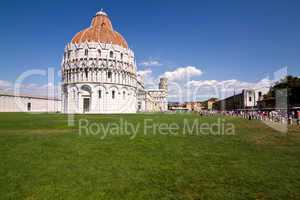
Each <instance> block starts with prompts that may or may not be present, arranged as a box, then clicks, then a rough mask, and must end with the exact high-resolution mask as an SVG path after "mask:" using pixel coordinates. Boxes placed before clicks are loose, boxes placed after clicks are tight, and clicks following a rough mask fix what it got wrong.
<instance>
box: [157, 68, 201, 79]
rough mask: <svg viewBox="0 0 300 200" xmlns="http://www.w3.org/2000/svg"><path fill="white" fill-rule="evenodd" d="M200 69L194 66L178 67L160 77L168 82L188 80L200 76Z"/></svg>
mask: <svg viewBox="0 0 300 200" xmlns="http://www.w3.org/2000/svg"><path fill="white" fill-rule="evenodd" d="M202 74H203V72H202V70H201V69H198V68H197V67H194V66H186V67H179V68H177V69H175V70H174V71H168V72H165V73H164V74H163V75H162V76H164V77H166V78H168V80H169V81H182V80H190V78H191V77H194V76H201V75H202Z"/></svg>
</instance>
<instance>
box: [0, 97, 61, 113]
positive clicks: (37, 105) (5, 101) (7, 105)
mask: <svg viewBox="0 0 300 200" xmlns="http://www.w3.org/2000/svg"><path fill="white" fill-rule="evenodd" d="M60 111H61V100H60V99H56V98H46V97H34V96H27V95H15V94H12V93H4V92H0V112H60Z"/></svg>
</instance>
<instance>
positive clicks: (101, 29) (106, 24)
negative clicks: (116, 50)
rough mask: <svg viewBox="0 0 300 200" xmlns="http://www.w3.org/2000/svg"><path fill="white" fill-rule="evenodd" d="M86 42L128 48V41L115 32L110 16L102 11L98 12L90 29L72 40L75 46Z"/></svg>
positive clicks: (81, 32)
mask: <svg viewBox="0 0 300 200" xmlns="http://www.w3.org/2000/svg"><path fill="white" fill-rule="evenodd" d="M84 42H101V43H106V44H110V43H112V44H116V45H119V46H122V47H124V48H128V45H127V42H126V40H125V39H124V38H123V36H122V35H121V34H120V33H118V32H116V31H114V29H113V26H112V23H111V21H110V19H109V17H108V15H107V14H106V13H105V12H103V11H102V10H101V11H99V12H97V14H96V16H95V17H94V18H93V20H92V23H91V26H90V27H89V28H86V29H84V30H83V31H80V32H79V33H77V34H76V35H75V36H74V37H73V39H72V43H73V44H79V43H84Z"/></svg>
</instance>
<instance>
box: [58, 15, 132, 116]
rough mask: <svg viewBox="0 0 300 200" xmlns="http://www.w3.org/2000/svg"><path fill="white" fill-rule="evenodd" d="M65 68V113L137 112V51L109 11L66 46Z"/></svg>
mask: <svg viewBox="0 0 300 200" xmlns="http://www.w3.org/2000/svg"><path fill="white" fill-rule="evenodd" d="M61 71H62V106H63V112H65V113H135V112H136V111H137V69H136V64H135V58H134V53H133V51H132V50H131V49H129V47H128V44H127V42H126V40H125V39H124V38H123V36H122V35H121V34H120V33H118V32H117V31H115V30H114V28H113V26H112V23H111V20H110V19H109V17H108V15H107V14H106V13H105V12H103V11H100V12H98V13H96V15H95V16H94V17H93V19H92V22H91V25H90V27H88V28H86V29H84V30H82V31H80V32H78V33H77V34H76V35H75V36H74V37H73V39H72V40H71V42H70V43H68V44H67V45H66V47H65V51H64V57H63V60H62V70H61Z"/></svg>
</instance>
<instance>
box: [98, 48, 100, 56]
mask: <svg viewBox="0 0 300 200" xmlns="http://www.w3.org/2000/svg"><path fill="white" fill-rule="evenodd" d="M98 56H99V57H100V56H101V50H100V49H98Z"/></svg>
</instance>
